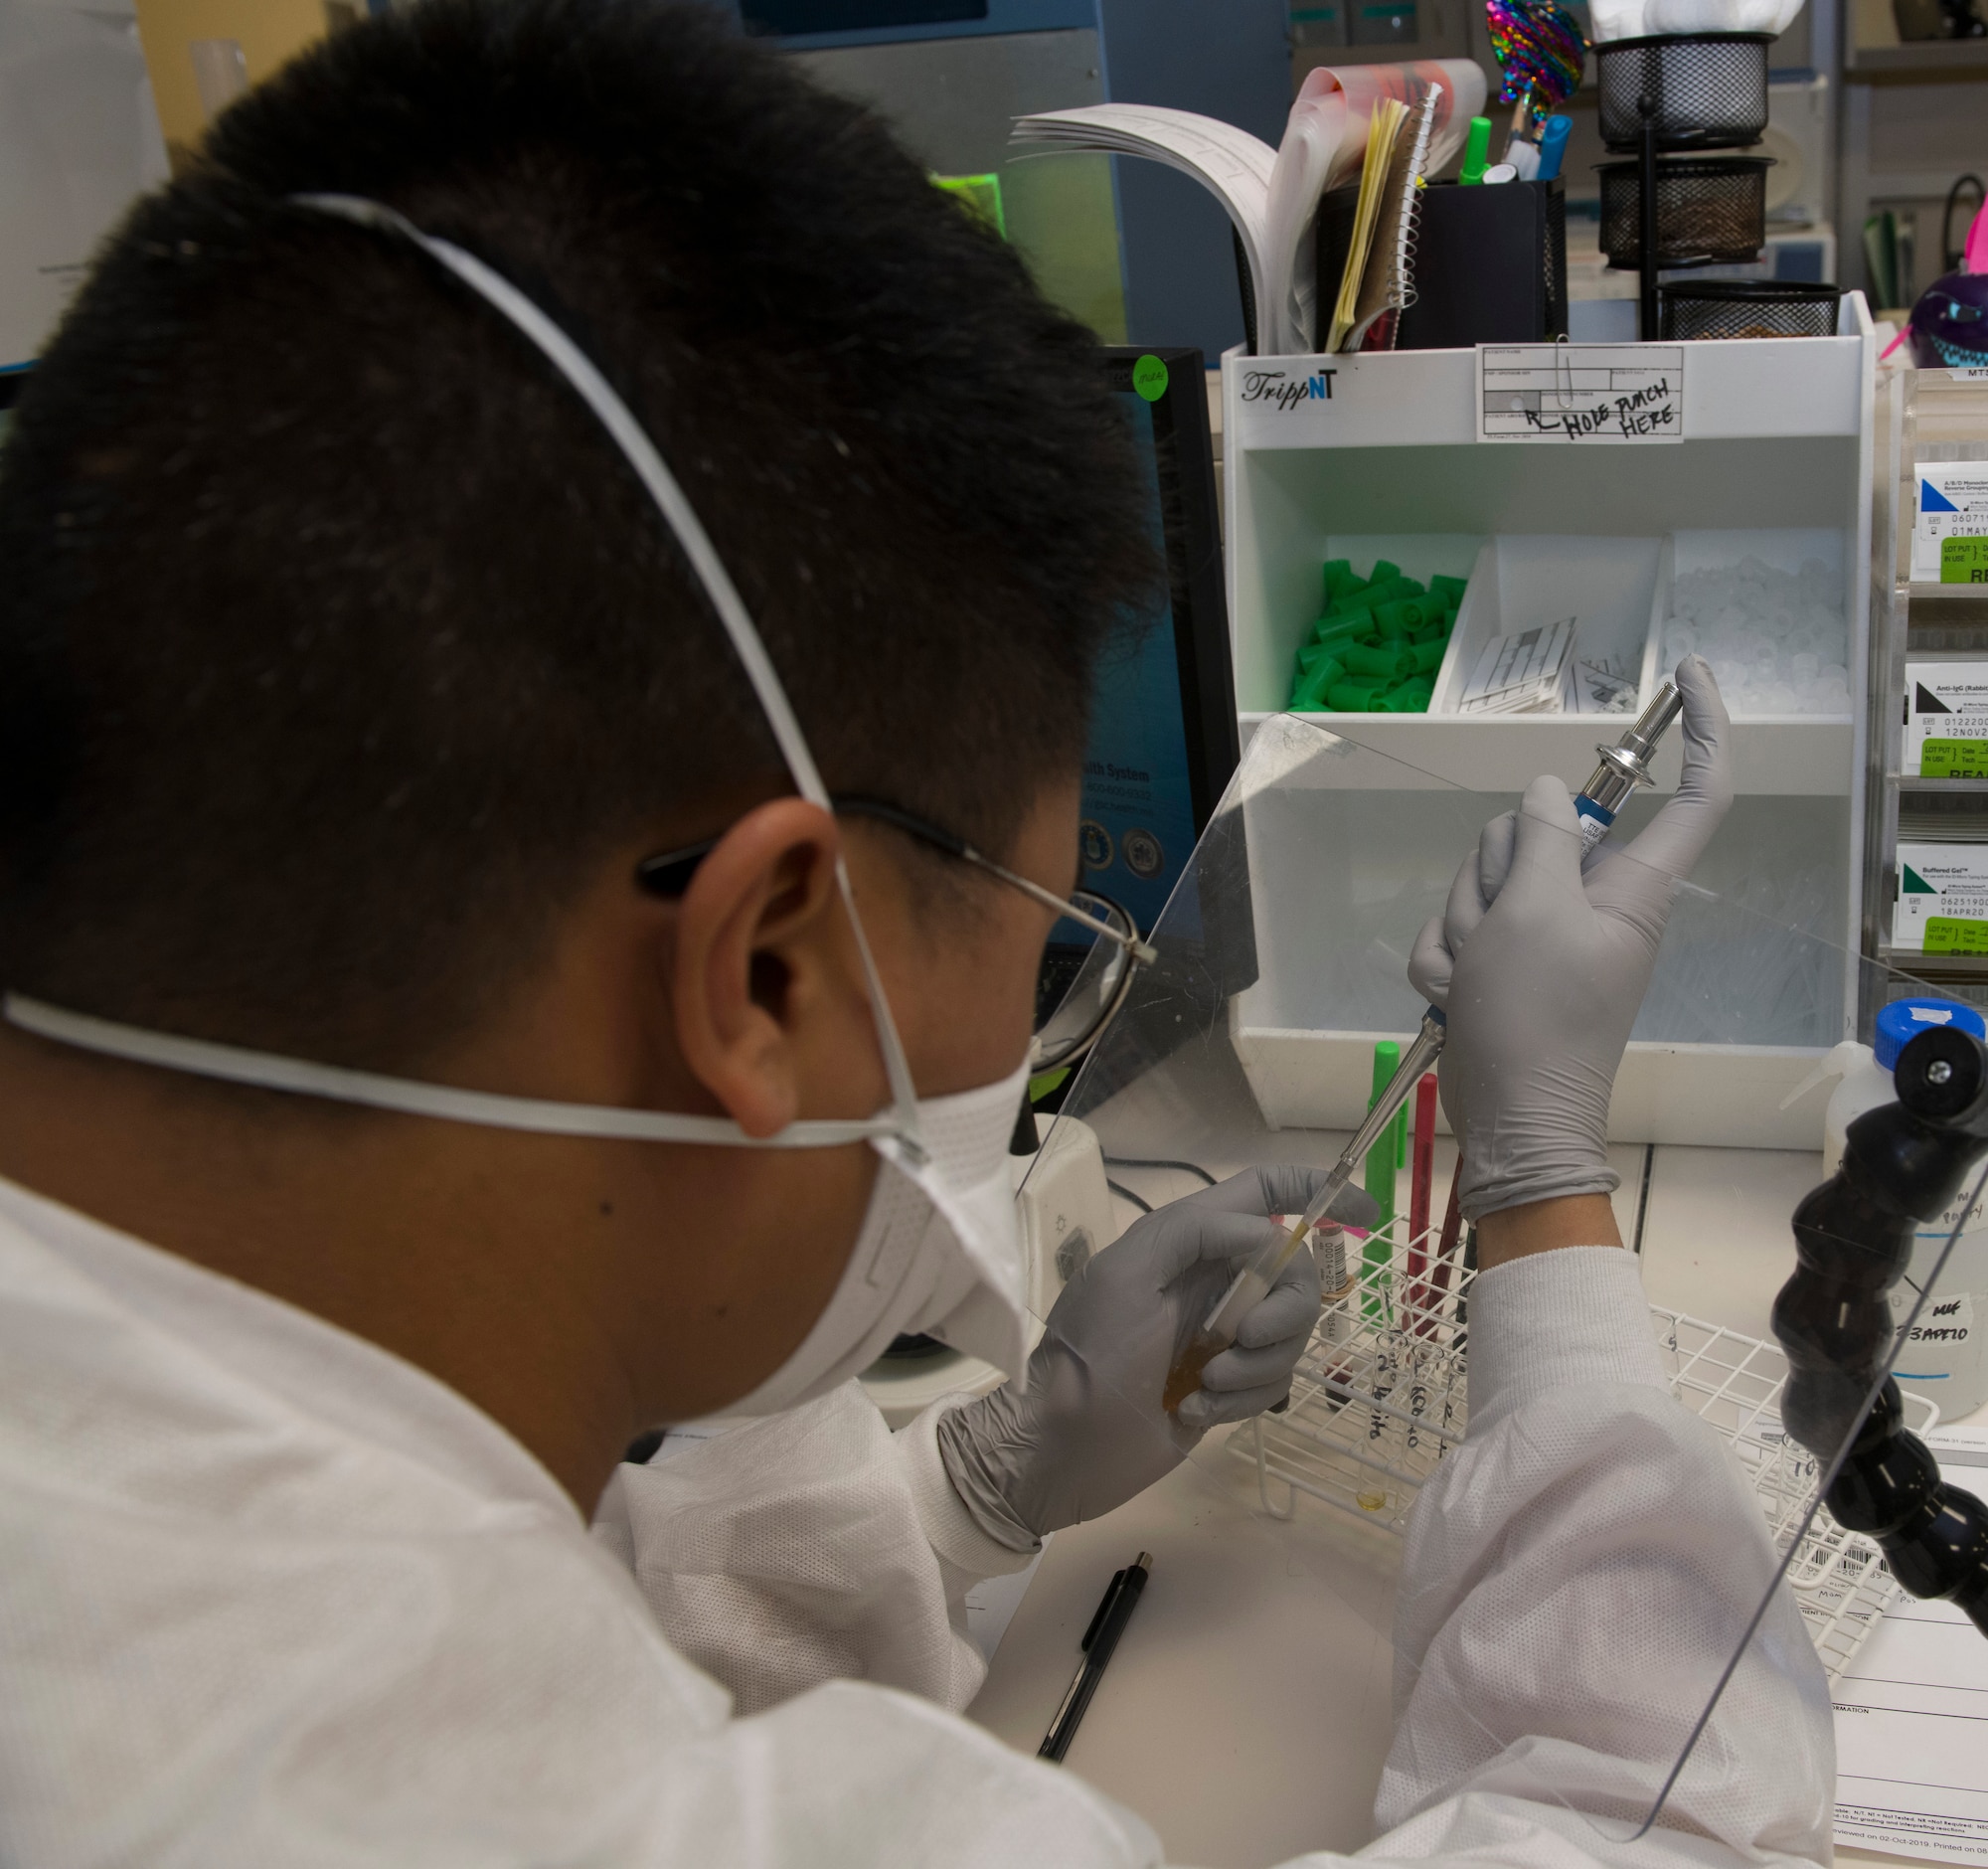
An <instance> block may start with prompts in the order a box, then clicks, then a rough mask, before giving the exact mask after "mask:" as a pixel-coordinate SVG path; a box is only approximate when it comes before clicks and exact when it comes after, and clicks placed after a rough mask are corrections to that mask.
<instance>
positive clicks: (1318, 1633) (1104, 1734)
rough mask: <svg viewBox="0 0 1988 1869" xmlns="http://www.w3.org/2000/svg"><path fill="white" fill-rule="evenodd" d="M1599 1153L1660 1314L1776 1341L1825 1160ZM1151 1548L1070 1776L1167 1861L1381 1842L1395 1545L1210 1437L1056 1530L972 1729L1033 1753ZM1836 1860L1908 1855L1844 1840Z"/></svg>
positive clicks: (971, 1712) (1285, 1854)
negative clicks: (1777, 1301) (1130, 1573)
mask: <svg viewBox="0 0 1988 1869" xmlns="http://www.w3.org/2000/svg"><path fill="white" fill-rule="evenodd" d="M1437 1147H1438V1157H1437V1162H1436V1180H1437V1190H1436V1191H1437V1197H1438V1200H1440V1198H1441V1196H1442V1193H1443V1190H1444V1188H1445V1186H1446V1183H1447V1179H1448V1175H1449V1173H1450V1169H1451V1164H1452V1163H1453V1161H1454V1148H1453V1145H1452V1144H1451V1143H1450V1142H1449V1139H1448V1138H1447V1137H1442V1138H1439V1140H1438V1144H1437ZM1609 1154H1610V1160H1611V1164H1612V1165H1613V1166H1614V1167H1615V1169H1616V1171H1617V1172H1618V1173H1619V1174H1621V1176H1622V1187H1621V1189H1620V1190H1619V1191H1618V1193H1617V1194H1616V1196H1615V1209H1616V1214H1617V1217H1618V1220H1619V1221H1620V1223H1621V1226H1622V1235H1623V1238H1624V1239H1625V1240H1628V1241H1633V1240H1635V1239H1636V1238H1637V1235H1638V1232H1639V1231H1640V1236H1641V1253H1642V1265H1643V1282H1644V1286H1645V1289H1646V1290H1647V1291H1648V1293H1649V1295H1650V1298H1651V1301H1652V1302H1653V1303H1657V1304H1661V1305H1664V1306H1667V1307H1674V1308H1677V1309H1681V1310H1686V1311H1690V1312H1691V1313H1693V1314H1694V1315H1696V1316H1699V1317H1702V1318H1705V1319H1706V1320H1707V1321H1708V1322H1712V1323H1719V1324H1725V1325H1727V1326H1729V1327H1730V1328H1732V1329H1736V1330H1741V1331H1745V1332H1747V1333H1748V1334H1750V1335H1755V1336H1764V1335H1766V1334H1768V1331H1767V1313H1768V1307H1769V1305H1770V1304H1771V1302H1772V1299H1773V1295H1774V1293H1775V1291H1777V1290H1778V1289H1779V1288H1780V1285H1781V1282H1782V1281H1783V1280H1784V1279H1785V1278H1786V1277H1787V1275H1788V1273H1789V1271H1790V1270H1791V1267H1792V1259H1793V1245H1792V1241H1791V1239H1790V1236H1789V1233H1788V1215H1789V1213H1790V1212H1791V1211H1792V1209H1793V1207H1794V1204H1795V1202H1796V1200H1798V1199H1799V1198H1800V1196H1801V1195H1803V1194H1804V1193H1806V1192H1807V1191H1808V1189H1809V1188H1811V1187H1813V1186H1814V1185H1815V1184H1816V1182H1818V1181H1819V1180H1820V1179H1821V1178H1822V1165H1821V1162H1820V1160H1819V1159H1818V1157H1817V1155H1816V1154H1815V1153H1813V1152H1811V1151H1808V1150H1802V1151H1799V1152H1794V1151H1780V1150H1752V1149H1716V1148H1673V1147H1658V1148H1656V1149H1654V1150H1652V1151H1649V1152H1648V1153H1647V1154H1646V1152H1645V1150H1644V1149H1643V1148H1642V1147H1640V1146H1617V1147H1614V1148H1611V1149H1610V1151H1609ZM1173 1191H1174V1190H1165V1191H1163V1192H1162V1193H1161V1198H1166V1197H1167V1196H1168V1195H1169V1194H1170V1193H1171V1192H1173ZM1179 1191H1180V1192H1185V1191H1186V1189H1185V1188H1182V1189H1181V1190H1179ZM1638 1221H1640V1228H1639V1227H1638V1224H1637V1223H1638ZM1974 1419H1975V1420H1976V1421H1982V1420H1988V1410H1984V1411H1983V1412H1982V1414H1981V1415H1980V1416H1977V1417H1975V1418H1974ZM1141 1550H1146V1551H1150V1552H1152V1553H1153V1554H1154V1564H1153V1574H1152V1581H1151V1583H1150V1584H1149V1585H1148V1586H1147V1588H1146V1593H1145V1596H1144V1598H1143V1599H1142V1600H1141V1602H1140V1605H1139V1610H1138V1614H1137V1615H1136V1616H1134V1618H1133V1620H1132V1622H1131V1624H1130V1626H1129V1627H1128V1629H1127V1631H1126V1634H1125V1637H1124V1639H1123V1640H1122V1641H1121V1642H1120V1644H1119V1646H1118V1649H1117V1651H1116V1653H1115V1654H1114V1655H1113V1656H1112V1659H1111V1665H1110V1668H1109V1669H1108V1670H1107V1672H1106V1673H1105V1676H1104V1678H1103V1681H1102V1683H1101V1684H1100V1685H1099V1687H1098V1690H1097V1695H1096V1698H1095V1699H1094V1700H1093V1701H1092V1703H1091V1705H1090V1710H1089V1712H1088V1713H1087V1714H1086V1715H1085V1717H1084V1721H1083V1724H1082V1726H1081V1727H1080V1728H1079V1729H1078V1730H1077V1738H1076V1741H1075V1742H1074V1743H1073V1745H1072V1747H1071V1749H1070V1756H1069V1759H1068V1761H1067V1763H1066V1767H1065V1769H1066V1770H1069V1771H1072V1772H1077V1773H1080V1774H1082V1776H1083V1777H1084V1778H1085V1779H1086V1780H1088V1781H1089V1783H1091V1784H1094V1785H1096V1786H1097V1787H1098V1789H1100V1790H1102V1791H1104V1792H1106V1793H1107V1794H1108V1795H1110V1796H1112V1797H1114V1798H1116V1799H1118V1800H1119V1801H1120V1802H1121V1803H1124V1804H1126V1805H1129V1806H1130V1807H1131V1808H1132V1809H1134V1810H1136V1811H1137V1812H1139V1814H1140V1815H1141V1816H1143V1817H1144V1818H1145V1819H1146V1820H1147V1822H1149V1823H1151V1824H1152V1825H1153V1827H1154V1828H1155V1829H1156V1830H1157V1831H1158V1832H1159V1835H1160V1839H1161V1842H1162V1843H1163V1844H1164V1846H1165V1849H1166V1859H1167V1860H1168V1861H1169V1862H1177V1863H1194V1864H1200V1865H1203V1866H1204V1869H1263V1865H1266V1864H1271V1863H1278V1862H1282V1861H1284V1860H1285V1859H1287V1858H1289V1857H1292V1856H1297V1855H1301V1854H1303V1853H1304V1852H1305V1851H1307V1850H1319V1849H1328V1850H1343V1851H1352V1850H1356V1849H1358V1848H1360V1847H1361V1846H1362V1845H1363V1844H1365V1843H1367V1842H1369V1841H1371V1840H1372V1838H1373V1835H1374V1821H1373V1810H1374V1793H1375V1789H1376V1787H1377V1786H1378V1784H1379V1783H1380V1778H1381V1769H1382V1766H1383V1764H1384V1763H1385V1761H1386V1758H1387V1753H1388V1746H1389V1743H1390V1740H1391V1738H1392V1732H1393V1724H1394V1715H1393V1675H1394V1657H1393V1651H1392V1647H1391V1643H1390V1629H1391V1622H1392V1614H1393V1601H1394V1589H1395V1579H1396V1575H1397V1571H1398V1567H1399V1564H1400V1560H1401V1546H1400V1543H1399V1541H1398V1540H1396V1539H1395V1538H1393V1537H1392V1536H1391V1535H1390V1534H1388V1533H1385V1532H1382V1531H1379V1530H1376V1529H1374V1528H1372V1527H1368V1526H1364V1525H1361V1524H1359V1523H1357V1522H1356V1521H1354V1520H1352V1519H1349V1518H1342V1517H1341V1516H1340V1515H1338V1514H1337V1513H1335V1512H1333V1511H1331V1510H1330V1509H1329V1508H1327V1507H1325V1506H1323V1505H1321V1504H1318V1503H1317V1502H1316V1501H1313V1500H1309V1499H1300V1500H1299V1501H1298V1502H1297V1511H1296V1514H1295V1516H1294V1517H1293V1518H1292V1519H1291V1520H1290V1521H1288V1522H1279V1521H1277V1520H1274V1519H1271V1518H1269V1517H1267V1516H1266V1515H1265V1514H1263V1513H1262V1512H1261V1511H1260V1510H1259V1509H1258V1507H1257V1504H1256V1497H1255V1487H1254V1484H1253V1481H1252V1479H1251V1477H1250V1473H1249V1469H1248V1468H1247V1467H1246V1466H1245V1465H1244V1463H1243V1462H1242V1461H1241V1460H1238V1459H1236V1458H1235V1456H1234V1455H1233V1454H1230V1453H1228V1452H1226V1451H1224V1450H1223V1449H1222V1448H1221V1446H1220V1445H1219V1444H1218V1442H1217V1437H1215V1436H1211V1437H1210V1438H1209V1440H1208V1441H1206V1442H1204V1443H1203V1445H1202V1448H1201V1450H1200V1451H1199V1453H1198V1454H1197V1455H1196V1457H1195V1458H1193V1459H1191V1460H1189V1461H1187V1462H1186V1463H1184V1464H1183V1465H1182V1466H1180V1467H1179V1468H1177V1469H1176V1470H1175V1471H1174V1472H1173V1473H1172V1474H1171V1475H1170V1476H1169V1477H1168V1478H1167V1479H1165V1480H1163V1481H1162V1482H1161V1483H1160V1484H1158V1485H1157V1486H1153V1487H1151V1488H1149V1489H1148V1490H1147V1491H1146V1492H1144V1493H1143V1494H1141V1495H1140V1496H1139V1497H1138V1498H1136V1499H1133V1500H1131V1501H1130V1502H1129V1503H1128V1504H1126V1505H1123V1506H1121V1507H1120V1508H1119V1509H1118V1510H1117V1511H1115V1512H1112V1513H1108V1514H1107V1515H1106V1516H1104V1517H1103V1518H1099V1519H1093V1520H1091V1521H1090V1522H1089V1523H1087V1524H1084V1525H1077V1526H1073V1527H1072V1528H1070V1529H1069V1530H1068V1531H1063V1532H1059V1533H1058V1534H1057V1536H1056V1537H1055V1538H1054V1539H1053V1540H1052V1541H1051V1543H1050V1547H1049V1549H1048V1551H1047V1552H1046V1553H1045V1554H1044V1557H1043V1561H1042V1566H1041V1568H1040V1569H1039V1570H1038V1571H1037V1573H1036V1576H1035V1579H1034V1581H1033V1583H1032V1584H1031V1585H1030V1587H1029V1591H1028V1594H1027V1595H1026V1596H1025V1597H1024V1598H1023V1599H1022V1603H1021V1607H1020V1608H1019V1609H1018V1610H1017V1612H1016V1613H1015V1617H1014V1620H1013V1621H1012V1622H1011V1623H1010V1624H1009V1626H1008V1629H1007V1633H1006V1635H1005V1636H1004V1637H1003V1639H1002V1642H1001V1645H1000V1647H999V1649H998V1650H997V1651H996V1653H995V1656H994V1661H993V1665H992V1667H991V1668H990V1669H989V1671H988V1676H987V1681H986V1684H985V1686H983V1687H982V1689H981V1691H980V1694H979V1697H978V1698H977V1699H976V1700H975V1701H974V1703H973V1705H972V1707H971V1708H969V1709H968V1716H969V1718H971V1719H973V1720H974V1721H976V1722H977V1723H978V1724H979V1725H981V1726H983V1727H985V1728H986V1729H987V1730H988V1731H989V1732H991V1733H993V1734H995V1735H996V1736H997V1737H999V1738H1000V1739H1002V1740H1005V1741H1006V1742H1007V1743H1008V1744H1010V1745H1012V1746H1014V1747H1016V1748H1017V1749H1018V1750H1020V1751H1023V1752H1027V1753H1034V1751H1035V1750H1036V1747H1037V1746H1038V1745H1039V1744H1040V1743H1041V1740H1042V1736H1043V1733H1044V1731H1045V1730H1046V1729H1047V1727H1048V1725H1049V1722H1050V1718H1051V1716H1052V1715H1053V1714H1054V1713H1055V1711H1056V1707H1057V1703H1058V1701H1059V1700H1060V1699H1061V1698H1062V1695H1063V1691H1064V1689H1065V1688H1066V1687H1067V1686H1068V1685H1069V1684H1070V1677H1071V1675H1072V1673H1073V1672H1074V1671H1075V1669H1076V1666H1077V1642H1078V1639H1079V1637H1080V1636H1081V1635H1082V1633H1083V1629H1084V1626H1085V1624H1086V1623H1087V1622H1088V1621H1089V1619H1090V1614H1091V1612H1092V1610H1093V1609H1095V1608H1096V1605H1097V1599H1098V1597H1099V1596H1100V1595H1101V1594H1102V1592H1103V1589H1104V1586H1105V1584H1106V1582H1107V1581H1108V1580H1109V1578H1110V1576H1111V1573H1112V1572H1113V1571H1114V1570H1116V1569H1117V1568H1118V1567H1119V1566H1120V1565H1124V1564H1129V1563H1130V1562H1131V1561H1132V1558H1133V1556H1134V1554H1135V1553H1137V1552H1139V1551H1141ZM1836 1860H1837V1861H1838V1862H1839V1863H1874V1864H1875V1863H1892V1862H1898V1861H1902V1860H1904V1859H1902V1858H1897V1857H1889V1856H1882V1855H1878V1854H1876V1853H1873V1852H1867V1851H1862V1850H1851V1849H1839V1850H1838V1851H1837V1853H1836Z"/></svg>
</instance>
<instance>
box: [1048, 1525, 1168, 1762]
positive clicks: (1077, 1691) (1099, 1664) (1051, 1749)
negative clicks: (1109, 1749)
mask: <svg viewBox="0 0 1988 1869" xmlns="http://www.w3.org/2000/svg"><path fill="white" fill-rule="evenodd" d="M1152 1568H1153V1554H1152V1553H1151V1552H1150V1551H1142V1552H1140V1553H1139V1555H1138V1556H1137V1557H1136V1558H1134V1559H1133V1560H1132V1562H1131V1563H1130V1564H1129V1565H1128V1566H1126V1568H1125V1569H1124V1570H1122V1571H1115V1572H1113V1573H1112V1577H1111V1582H1110V1583H1109V1584H1108V1585H1106V1586H1105V1590H1104V1600H1103V1601H1102V1602H1101V1603H1100V1604H1098V1606H1097V1611H1096V1614H1094V1615H1092V1616H1091V1618H1090V1626H1089V1627H1088V1628H1087V1629H1085V1630H1084V1631H1083V1640H1082V1641H1081V1642H1079V1643H1078V1644H1077V1645H1078V1646H1079V1647H1080V1648H1081V1649H1082V1650H1083V1659H1082V1661H1081V1662H1080V1663H1078V1665H1077V1678H1076V1680H1074V1681H1072V1682H1071V1684H1070V1691H1069V1692H1068V1693H1067V1694H1065V1695H1064V1697H1063V1705H1062V1706H1060V1707H1059V1708H1058V1709H1057V1712H1056V1718H1055V1719H1054V1720H1052V1721H1051V1722H1050V1730H1049V1733H1048V1735H1047V1736H1046V1737H1045V1738H1044V1740H1043V1743H1042V1745H1041V1746H1040V1747H1039V1748H1038V1749H1037V1752H1036V1757H1037V1758H1038V1759H1051V1760H1054V1761H1055V1762H1056V1763H1057V1764H1059V1765H1061V1764H1062V1763H1063V1756H1064V1754H1065V1753H1067V1752H1069V1751H1070V1742H1071V1740H1072V1738H1073V1737H1074V1736H1075V1734H1076V1732H1077V1722H1078V1721H1079V1720H1081V1719H1082V1718H1083V1710H1084V1708H1086V1707H1087V1706H1089V1705H1090V1697H1091V1695H1092V1694H1094V1693H1095V1692H1096V1691H1097V1683H1098V1682H1099V1681H1100V1680H1101V1679H1102V1678H1103V1675H1104V1664H1105V1663H1106V1662H1107V1661H1109V1660H1110V1659H1111V1651H1112V1649H1114V1648H1115V1647H1117V1646H1118V1637H1119V1636H1120V1635H1122V1634H1124V1632H1125V1624H1126V1623H1127V1622H1129V1621H1130V1620H1131V1619H1132V1612H1133V1611H1134V1610H1135V1609H1137V1608H1138V1604H1139V1593H1140V1592H1141V1591H1142V1590H1144V1589H1145V1588H1146V1575H1147V1573H1148V1572H1149V1571H1151V1569H1152Z"/></svg>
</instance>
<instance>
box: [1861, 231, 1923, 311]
mask: <svg viewBox="0 0 1988 1869" xmlns="http://www.w3.org/2000/svg"><path fill="white" fill-rule="evenodd" d="M1864 265H1865V268H1866V270H1867V271H1868V272H1869V273H1870V275H1871V296H1872V299H1873V300H1874V301H1875V303H1876V305H1877V307H1878V309H1879V310H1881V311H1897V310H1898V309H1899V308H1901V307H1902V306H1903V305H1904V304H1905V301H1906V299H1907V298H1908V297H1909V296H1910V294H1911V283H1912V230H1911V226H1910V224H1909V223H1901V222H1900V220H1899V217H1898V215H1897V214H1896V213H1894V212H1893V210H1891V209H1890V208H1881V209H1880V210H1879V211H1878V212H1877V213H1876V214H1874V215H1872V216H1870V217H1869V218H1868V219H1867V220H1866V221H1865V223H1864Z"/></svg>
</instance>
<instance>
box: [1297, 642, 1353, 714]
mask: <svg viewBox="0 0 1988 1869" xmlns="http://www.w3.org/2000/svg"><path fill="white" fill-rule="evenodd" d="M1345 679H1346V669H1345V666H1344V665H1343V664H1342V663H1341V662H1340V660H1339V658H1338V657H1337V656H1333V655H1328V656H1326V657H1325V658H1324V659H1323V660H1321V661H1318V662H1314V663H1313V664H1312V666H1311V667H1310V668H1309V669H1307V670H1306V671H1305V673H1304V674H1302V675H1301V676H1299V677H1298V683H1297V686H1296V687H1295V688H1293V689H1292V690H1291V708H1292V711H1293V712H1295V713H1298V714H1314V713H1316V712H1318V710H1319V709H1321V708H1324V707H1329V706H1330V705H1331V703H1330V702H1328V701H1327V700H1326V698H1325V697H1326V695H1327V693H1328V692H1329V691H1330V690H1331V689H1334V688H1336V687H1338V686H1339V684H1340V683H1341V682H1343V681H1344V680H1345Z"/></svg>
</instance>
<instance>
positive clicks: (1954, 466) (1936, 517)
mask: <svg viewBox="0 0 1988 1869" xmlns="http://www.w3.org/2000/svg"><path fill="white" fill-rule="evenodd" d="M1982 276H1983V279H1984V282H1988V274H1983V275H1982ZM1949 445H1951V444H1949ZM1969 451H1970V452H1979V451H1981V450H1980V447H1979V444H1978V443H1977V444H1976V446H1975V447H1974V448H1971V449H1969ZM1913 484H1914V491H1915V495H1916V497H1915V499H1914V502H1913V511H1912V543H1911V557H1910V571H1911V581H1912V583H1913V584H1917V585H1946V584H1958V585H1975V584H1988V460H1921V461H1920V462H1919V463H1918V464H1917V467H1916V469H1915V472H1914V483H1913Z"/></svg>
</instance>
